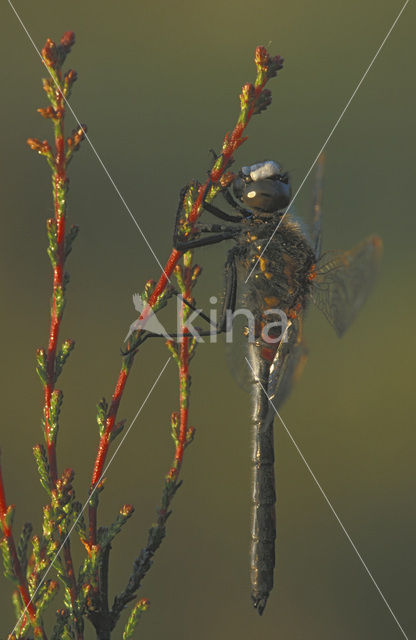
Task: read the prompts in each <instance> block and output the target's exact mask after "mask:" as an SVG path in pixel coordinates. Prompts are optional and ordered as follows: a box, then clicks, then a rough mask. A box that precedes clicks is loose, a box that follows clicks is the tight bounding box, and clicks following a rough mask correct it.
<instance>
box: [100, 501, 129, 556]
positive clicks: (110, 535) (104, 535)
mask: <svg viewBox="0 0 416 640" xmlns="http://www.w3.org/2000/svg"><path fill="white" fill-rule="evenodd" d="M133 512H134V507H133V506H132V505H131V504H125V505H123V506H122V508H121V509H120V512H119V514H118V515H117V518H116V519H115V521H114V522H113V524H112V525H111V526H110V527H103V529H102V530H101V537H100V536H99V539H98V542H99V544H100V546H101V548H105V547H106V546H108V545H109V544H111V542H112V540H113V539H114V538H115V536H116V535H117V534H118V533H120V531H121V528H122V527H123V525H124V524H126V522H127V520H128V519H129V518H130V517H131V516H132V515H133Z"/></svg>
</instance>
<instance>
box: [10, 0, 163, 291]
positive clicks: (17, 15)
mask: <svg viewBox="0 0 416 640" xmlns="http://www.w3.org/2000/svg"><path fill="white" fill-rule="evenodd" d="M8 3H9V5H10V7H11V8H12V10H13V12H14V14H15V16H16V18H17V19H18V21H19V22H20V24H21V26H22V28H23V31H24V32H25V33H26V35H27V37H28V38H29V40H30V42H31V43H32V45H33V48H34V49H35V51H36V52H37V54H38V56H39V57H40V59H41V60H42V62H43V58H42V54H41V52H40V51H39V49H38V47H37V46H36V44H35V42H34V40H33V38H32V36H31V35H30V33H29V31H28V30H27V28H26V26H25V24H24V23H23V20H22V19H21V17H20V16H19V14H18V13H17V11H16V9H15V8H14V6H13V4H12V2H11V0H8ZM45 66H46V65H45ZM46 68H47V69H48V67H46ZM48 73H49V75H50V76H51V78H52V80H53V82H54V84H55V86H56V88H57V89H58V91H59V93H60V94H61V96H62V97H63V99H64V100H65V104H66V105H67V107H68V109H69V110H70V112H71V113H72V115H73V116H74V118H75V121H76V122H77V124H78V126H79V127H80V128H81V129H82V131H83V132H84V135H85V139H86V140H87V142H88V144H89V145H90V147H91V149H92V150H93V152H94V155H95V157H96V158H97V160H98V162H99V163H100V165H101V167H102V168H103V170H104V173H105V174H106V176H107V178H108V179H109V181H110V182H111V185H112V186H113V188H114V190H115V192H116V193H117V195H118V197H119V198H120V200H121V202H122V203H123V205H124V208H125V209H126V211H127V213H128V214H129V216H130V218H131V219H132V220H133V222H134V224H135V225H136V227H137V229H138V230H139V232H140V235H141V236H142V238H143V240H144V241H145V243H146V244H147V246H148V248H149V250H150V252H151V254H152V256H153V257H154V259H155V260H156V262H157V264H158V265H159V267H160V269H161V271H162V272H163V273H164V274H165V276H166V278H167V280H168V281H169V282H170V278H169V276H168V275H167V273H166V272H165V270H164V268H163V266H162V264H161V262H160V261H159V259H158V257H157V255H156V254H155V252H154V251H153V249H152V247H151V245H150V243H149V241H148V239H147V238H146V236H145V234H144V232H143V230H142V228H141V227H140V225H139V223H138V222H137V220H136V218H135V217H134V215H133V213H132V212H131V209H130V207H129V206H128V204H127V202H126V201H125V199H124V198H123V196H122V194H121V192H120V190H119V188H118V187H117V185H116V183H115V182H114V180H113V178H112V177H111V175H110V172H109V171H108V169H107V167H106V166H105V164H104V162H103V161H102V159H101V156H100V155H99V153H98V151H97V150H96V148H95V147H94V145H93V143H92V141H91V138H90V137H89V135H88V134H87V132H86V131H85V130H84V127H83V126H82V124H81V122H80V120H79V118H78V116H77V115H76V113H75V111H74V110H73V108H72V107H71V105H70V103H69V102H68V100H67V99H66V98H65V96H64V95H63V94H62V91H61V90H60V88H59V86H58V85H57V83H56V82H55V79H54V77H53V76H52V74H51V72H50V70H49V69H48Z"/></svg>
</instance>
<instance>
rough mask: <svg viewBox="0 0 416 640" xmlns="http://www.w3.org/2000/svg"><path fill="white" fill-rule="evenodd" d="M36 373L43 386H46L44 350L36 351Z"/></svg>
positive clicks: (46, 373)
mask: <svg viewBox="0 0 416 640" xmlns="http://www.w3.org/2000/svg"><path fill="white" fill-rule="evenodd" d="M36 373H37V374H38V376H39V378H40V381H41V382H42V384H43V385H47V384H48V372H47V360H46V353H45V349H37V350H36Z"/></svg>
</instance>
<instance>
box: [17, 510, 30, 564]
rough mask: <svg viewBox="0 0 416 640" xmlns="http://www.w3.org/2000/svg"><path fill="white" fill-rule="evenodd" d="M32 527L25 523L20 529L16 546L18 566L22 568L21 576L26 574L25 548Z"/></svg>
mask: <svg viewBox="0 0 416 640" xmlns="http://www.w3.org/2000/svg"><path fill="white" fill-rule="evenodd" d="M32 531H33V527H32V525H31V523H30V522H25V524H24V525H23V527H22V532H21V534H20V538H19V542H18V544H17V557H18V558H19V562H20V566H21V567H22V572H23V574H25V573H26V567H27V548H28V544H29V540H30V536H31V535H32Z"/></svg>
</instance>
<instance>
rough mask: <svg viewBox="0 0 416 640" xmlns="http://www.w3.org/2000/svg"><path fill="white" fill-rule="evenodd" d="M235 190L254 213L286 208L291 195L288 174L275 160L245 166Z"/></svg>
mask: <svg viewBox="0 0 416 640" xmlns="http://www.w3.org/2000/svg"><path fill="white" fill-rule="evenodd" d="M233 191H234V195H235V197H236V199H237V200H239V201H240V202H242V203H243V204H244V205H246V206H247V207H250V209H252V211H253V214H254V215H256V213H275V212H277V211H279V210H280V209H284V208H285V207H287V206H288V204H289V202H290V196H291V188H290V184H289V177H288V174H287V173H285V172H284V171H283V170H282V168H281V166H280V165H279V164H278V163H277V162H273V160H265V161H264V162H259V163H257V164H252V165H250V166H249V167H243V168H242V169H241V171H240V172H239V173H238V176H237V177H236V178H235V180H234V182H233Z"/></svg>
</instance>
